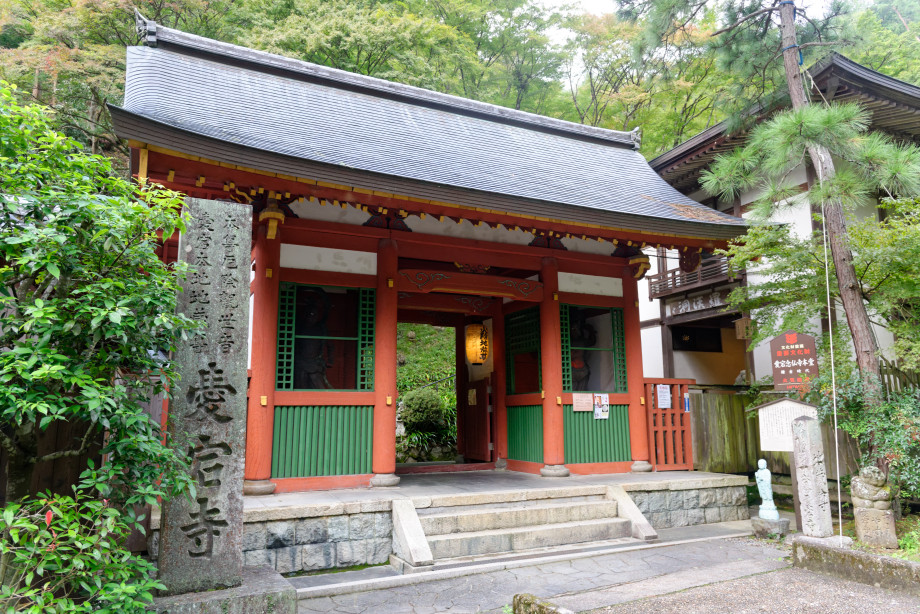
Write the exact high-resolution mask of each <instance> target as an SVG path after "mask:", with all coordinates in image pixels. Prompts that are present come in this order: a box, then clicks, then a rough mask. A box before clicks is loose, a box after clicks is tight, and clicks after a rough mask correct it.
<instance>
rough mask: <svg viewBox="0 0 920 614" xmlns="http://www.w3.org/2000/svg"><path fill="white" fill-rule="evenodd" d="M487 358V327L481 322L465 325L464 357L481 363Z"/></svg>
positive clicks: (478, 363)
mask: <svg viewBox="0 0 920 614" xmlns="http://www.w3.org/2000/svg"><path fill="white" fill-rule="evenodd" d="M488 358H489V329H488V328H486V327H485V326H484V325H482V324H470V325H469V326H467V327H466V359H467V360H468V361H470V363H471V364H474V365H481V364H483V363H484V362H485V361H486V360H488Z"/></svg>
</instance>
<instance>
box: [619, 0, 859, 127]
mask: <svg viewBox="0 0 920 614" xmlns="http://www.w3.org/2000/svg"><path fill="white" fill-rule="evenodd" d="M617 4H618V5H619V7H620V10H619V14H620V15H621V16H622V17H623V18H625V19H630V20H635V21H637V22H640V23H641V24H642V35H641V37H640V39H639V40H638V41H637V43H636V46H637V49H638V52H639V53H645V54H647V53H652V52H657V53H658V54H659V55H673V54H674V53H675V52H676V51H675V50H683V49H686V48H688V47H689V48H692V47H701V52H702V54H703V55H704V56H705V57H707V58H710V59H711V60H714V62H715V70H716V71H717V72H718V73H721V74H723V75H728V76H730V78H729V79H727V80H725V81H723V82H722V85H723V86H724V92H723V93H722V94H723V95H721V96H719V98H718V100H717V107H718V110H719V112H720V113H721V114H722V115H723V117H726V116H727V117H731V118H732V119H733V120H734V121H733V122H732V123H733V124H734V125H735V126H736V127H737V125H738V124H739V123H740V121H741V120H743V115H742V114H743V112H744V111H746V110H747V109H749V108H750V107H752V106H754V105H756V104H760V105H761V106H762V107H765V108H770V107H772V106H773V105H774V104H775V102H777V100H778V99H779V98H782V97H783V95H784V92H785V91H786V80H785V76H784V74H783V64H782V61H781V60H780V59H779V58H780V54H779V53H778V52H779V51H780V50H781V49H782V43H781V36H780V33H779V29H778V28H777V27H775V25H776V23H777V22H778V19H779V18H778V15H777V14H776V13H775V12H762V13H760V12H759V11H762V10H764V9H770V8H773V9H776V8H777V4H776V3H772V2H765V1H764V0H737V1H733V2H725V3H719V4H717V5H715V7H716V9H717V10H718V11H719V14H718V15H717V18H716V19H713V18H712V15H711V13H710V11H711V10H712V9H713V3H711V2H709V1H708V0H618V2H617ZM815 8H817V7H815ZM847 10H848V7H847V5H846V4H844V3H843V2H831V3H827V4H825V5H824V6H822V7H821V9H820V13H819V11H818V10H809V11H808V14H807V19H806V16H805V12H804V11H800V12H799V14H798V19H797V21H796V36H797V38H798V43H799V44H800V45H802V46H803V51H804V63H805V65H809V64H811V63H813V62H814V61H815V60H816V59H817V58H820V57H821V56H822V55H823V54H824V53H826V52H827V48H826V47H825V48H821V47H817V48H815V47H812V48H807V47H805V46H806V45H809V44H816V43H820V44H821V45H825V44H827V43H829V42H833V41H836V40H840V39H842V38H845V35H844V31H845V30H846V29H847V21H846V19H845V17H846V14H847ZM732 25H735V26H736V27H734V28H732V29H731V31H728V32H723V33H721V34H719V35H717V36H712V34H714V33H715V32H716V31H718V29H720V28H725V27H728V26H732ZM700 30H704V31H705V34H704V36H699V34H700Z"/></svg>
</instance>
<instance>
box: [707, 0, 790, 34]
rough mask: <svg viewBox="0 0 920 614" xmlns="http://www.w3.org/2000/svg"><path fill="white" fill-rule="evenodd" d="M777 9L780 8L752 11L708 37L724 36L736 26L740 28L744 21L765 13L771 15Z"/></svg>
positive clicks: (769, 7) (773, 7)
mask: <svg viewBox="0 0 920 614" xmlns="http://www.w3.org/2000/svg"><path fill="white" fill-rule="evenodd" d="M779 9H780V7H778V6H768V7H767V8H765V9H760V10H759V11H754V12H753V13H751V14H750V15H745V16H744V17H742V18H741V19H739V20H738V21H736V22H735V23H733V24H732V25H730V26H726V27H724V28H722V29H721V30H716V31H715V32H713V33H712V34H710V35H709V36H710V37H712V36H718V35H719V34H724V33H725V32H728V31H729V30H734V29H735V28H737V27H738V26H740V25H741V24H743V23H744V22H745V21H748V20H749V19H753V18H754V17H757V16H758V15H763V14H765V13H772V12H774V11H778V10H779Z"/></svg>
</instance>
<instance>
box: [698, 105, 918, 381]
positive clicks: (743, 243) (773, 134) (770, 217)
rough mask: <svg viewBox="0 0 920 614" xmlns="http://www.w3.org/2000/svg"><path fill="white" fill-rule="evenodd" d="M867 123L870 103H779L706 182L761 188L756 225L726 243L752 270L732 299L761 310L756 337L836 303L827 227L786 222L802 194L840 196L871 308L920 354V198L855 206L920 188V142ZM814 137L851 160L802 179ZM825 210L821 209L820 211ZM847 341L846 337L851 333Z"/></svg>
mask: <svg viewBox="0 0 920 614" xmlns="http://www.w3.org/2000/svg"><path fill="white" fill-rule="evenodd" d="M867 123H868V118H867V115H866V113H865V112H864V111H863V110H861V109H860V108H859V107H856V106H855V105H831V106H828V107H824V106H820V105H810V106H808V107H805V108H803V109H800V110H798V111H787V112H783V113H778V114H777V115H776V116H775V117H774V118H773V119H772V120H770V121H767V122H764V123H762V124H760V125H758V126H757V127H756V128H755V129H754V130H752V131H751V133H750V138H749V140H748V143H747V145H746V146H745V147H743V148H740V149H738V150H735V151H734V152H733V153H731V154H729V155H725V156H720V157H719V158H717V160H716V162H715V164H713V166H712V167H711V169H710V170H708V171H705V172H704V173H703V178H702V183H703V185H704V187H705V188H706V189H707V190H708V191H709V192H711V193H713V194H719V195H721V196H723V197H724V198H735V197H736V196H737V195H739V194H740V193H742V192H747V191H756V192H757V193H758V198H757V199H756V200H755V201H754V202H753V207H754V214H753V216H752V221H753V222H754V225H753V226H752V227H751V228H750V229H749V231H748V232H747V234H745V235H744V236H742V237H741V238H739V239H738V240H736V241H734V242H733V243H732V244H731V245H730V246H729V248H728V249H727V250H726V251H725V252H723V253H724V254H726V255H728V256H729V257H730V266H731V268H732V270H733V271H746V272H747V273H748V284H747V285H745V286H742V287H740V288H737V289H736V290H734V291H733V292H732V294H731V295H730V297H729V303H730V304H731V305H732V306H733V307H736V308H738V309H740V310H743V311H750V312H752V314H753V317H754V319H755V321H756V322H757V328H756V331H755V336H754V340H753V341H754V343H759V342H761V341H763V340H765V339H769V338H771V337H773V336H775V335H777V334H779V333H780V332H782V331H784V330H788V329H790V328H791V329H795V330H803V331H807V330H809V329H812V328H814V326H816V322H817V321H818V320H819V318H820V316H821V314H822V313H823V310H824V309H825V308H826V305H827V296H826V292H827V288H826V278H825V266H828V267H829V268H830V271H829V276H830V279H831V280H832V281H833V280H834V279H835V277H836V275H835V270H834V263H833V261H829V262H826V260H827V259H826V258H825V250H824V237H823V234H822V233H821V231H820V228H819V230H816V231H815V232H813V233H811V234H806V235H801V234H796V233H795V232H794V231H793V229H792V227H791V226H790V225H786V224H783V223H782V222H785V221H787V219H788V218H787V217H786V216H787V215H788V212H790V211H792V209H793V207H796V206H798V205H800V204H801V203H802V201H803V200H807V201H808V202H810V203H811V205H812V207H813V209H814V210H817V211H820V210H821V205H822V203H824V202H827V201H828V200H832V199H839V200H840V201H841V202H843V204H844V205H845V206H846V207H847V208H848V209H849V211H850V212H851V214H852V215H851V218H852V219H851V221H850V222H849V224H848V233H847V234H848V239H849V243H850V247H851V249H852V251H853V258H854V260H853V263H854V265H855V268H856V271H857V272H858V275H859V280H860V283H861V290H862V294H863V297H864V299H865V300H866V303H867V309H868V311H869V313H870V316H871V317H872V318H873V320H874V321H875V322H876V323H878V324H881V325H883V326H885V327H887V328H888V329H889V330H891V331H892V332H896V333H898V335H899V340H898V343H897V346H896V351H897V354H898V358H899V359H900V360H902V361H904V365H905V366H906V367H907V368H913V367H914V366H915V365H918V364H920V342H918V341H917V339H916V334H914V333H913V332H912V331H914V330H916V327H917V326H918V325H920V311H918V307H920V305H918V303H917V301H916V299H915V297H916V296H918V290H920V288H918V281H917V279H916V274H915V272H916V270H917V269H918V267H920V247H918V246H917V241H918V239H920V226H918V210H920V208H918V201H916V200H911V199H903V200H889V201H885V203H884V204H883V206H884V207H885V208H886V210H888V211H889V214H888V215H887V216H886V217H885V219H884V220H882V221H879V219H878V218H877V217H876V216H875V215H862V216H860V217H857V216H856V215H855V214H856V212H857V211H858V210H859V208H860V207H871V209H868V210H869V211H872V212H874V209H875V200H874V197H875V195H876V194H878V193H882V194H887V195H889V196H895V197H903V196H913V195H916V194H918V193H920V150H918V149H917V148H916V147H912V146H908V145H903V144H900V143H896V142H894V141H892V140H891V139H889V138H887V137H886V136H884V135H882V134H878V133H871V134H869V133H867ZM813 146H823V147H826V148H827V149H828V150H830V151H831V152H832V153H833V154H834V155H835V156H836V157H837V158H838V159H840V160H843V161H844V163H841V164H838V171H837V173H836V175H835V176H834V177H833V178H832V179H830V180H828V181H825V182H823V183H818V182H815V183H814V185H813V186H812V187H810V188H807V187H806V188H803V187H801V186H798V185H794V184H795V182H794V181H791V180H790V179H791V173H792V172H793V171H794V170H795V169H796V168H798V167H800V165H801V164H802V163H803V162H807V161H808V150H809V148H810V147H813ZM821 219H822V218H821V216H820V215H817V214H816V216H815V220H816V221H817V222H820V221H821ZM777 222H779V223H777ZM830 286H831V287H830V292H831V300H832V302H833V303H834V304H836V305H838V306H839V305H840V301H839V289H838V287H837V284H836V283H831V284H830ZM838 328H841V329H842V328H844V327H838ZM902 337H903V339H902ZM838 341H839V342H840V343H841V344H843V345H840V346H839V347H844V346H845V344H846V343H847V342H846V340H845V339H840V340H838Z"/></svg>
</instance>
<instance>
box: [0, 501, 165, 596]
mask: <svg viewBox="0 0 920 614" xmlns="http://www.w3.org/2000/svg"><path fill="white" fill-rule="evenodd" d="M140 520H142V518H136V517H134V515H133V513H131V512H129V513H128V514H127V515H124V514H123V513H122V512H121V511H119V510H118V509H117V508H114V507H111V506H109V505H108V503H107V501H104V500H94V499H92V498H81V497H80V496H79V495H78V496H77V497H76V498H73V497H64V496H58V497H55V496H53V495H51V494H50V493H45V494H44V495H43V498H41V499H34V500H30V501H25V502H22V503H15V504H12V505H8V506H6V507H5V508H4V509H3V511H2V513H0V561H2V564H0V578H2V579H3V582H2V586H0V604H2V606H3V607H4V610H5V611H16V612H20V611H21V612H35V613H38V612H51V611H53V612H96V613H98V614H120V613H123V612H124V613H128V612H143V611H144V610H145V607H146V606H147V605H148V604H149V603H150V602H151V601H152V598H153V591H154V590H156V589H162V588H165V587H164V586H163V585H162V584H160V583H159V582H157V581H156V580H153V579H152V572H153V571H154V566H153V564H151V563H149V562H147V561H145V560H143V559H141V558H140V557H138V556H135V555H133V554H131V553H130V552H128V551H126V550H124V549H123V548H122V544H123V542H124V539H125V538H126V537H127V535H128V533H129V532H130V530H131V529H130V525H134V524H137V523H139V521H140Z"/></svg>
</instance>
